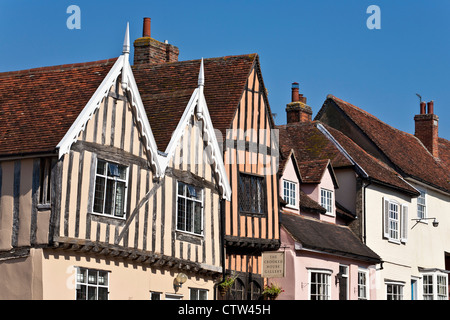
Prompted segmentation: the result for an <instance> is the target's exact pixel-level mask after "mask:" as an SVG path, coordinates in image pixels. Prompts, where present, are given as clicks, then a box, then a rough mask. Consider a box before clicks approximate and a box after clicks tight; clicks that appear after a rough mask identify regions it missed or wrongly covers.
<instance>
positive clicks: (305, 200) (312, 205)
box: [300, 189, 327, 213]
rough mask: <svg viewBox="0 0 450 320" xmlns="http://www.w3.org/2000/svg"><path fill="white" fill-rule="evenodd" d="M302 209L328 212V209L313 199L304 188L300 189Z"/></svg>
mask: <svg viewBox="0 0 450 320" xmlns="http://www.w3.org/2000/svg"><path fill="white" fill-rule="evenodd" d="M300 209H301V210H302V211H303V210H306V211H316V212H319V213H326V212H327V209H325V208H324V207H322V206H321V205H320V204H319V203H317V202H316V201H314V200H313V199H311V198H310V197H309V196H308V195H307V194H306V193H305V192H304V191H302V189H300Z"/></svg>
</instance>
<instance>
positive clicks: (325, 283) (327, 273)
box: [308, 269, 332, 300]
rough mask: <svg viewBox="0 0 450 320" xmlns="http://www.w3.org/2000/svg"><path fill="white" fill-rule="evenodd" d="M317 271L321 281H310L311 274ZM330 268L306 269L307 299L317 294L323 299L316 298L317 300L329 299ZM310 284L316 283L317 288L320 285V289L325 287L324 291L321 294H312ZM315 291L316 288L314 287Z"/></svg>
mask: <svg viewBox="0 0 450 320" xmlns="http://www.w3.org/2000/svg"><path fill="white" fill-rule="evenodd" d="M313 273H317V274H319V275H321V276H322V277H323V278H322V279H323V280H325V281H323V282H317V283H316V284H313V283H312V274H313ZM331 274H332V271H331V270H326V269H308V300H312V296H313V295H314V296H318V297H322V298H325V299H317V300H331ZM312 285H316V286H317V288H319V287H322V289H325V292H324V293H323V294H317V293H315V294H313V293H312V290H311V288H312ZM316 291H317V289H316Z"/></svg>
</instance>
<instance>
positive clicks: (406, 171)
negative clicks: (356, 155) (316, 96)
mask: <svg viewBox="0 0 450 320" xmlns="http://www.w3.org/2000/svg"><path fill="white" fill-rule="evenodd" d="M328 101H331V102H333V103H334V105H335V106H337V107H338V108H339V109H340V110H341V111H342V112H343V113H344V114H345V115H346V116H347V117H348V118H349V119H350V120H351V121H352V122H353V123H354V124H355V125H356V126H357V127H358V128H359V129H360V130H361V132H362V133H363V134H364V135H365V136H366V137H368V138H369V139H370V141H372V142H373V143H374V145H375V146H376V147H377V148H378V149H379V150H380V151H381V152H382V153H383V154H384V155H385V156H386V157H387V158H388V159H389V161H391V162H392V164H393V165H394V166H395V168H394V169H395V170H396V171H398V172H399V173H402V174H403V175H404V176H408V177H412V178H414V179H416V180H419V181H422V182H424V183H427V184H429V185H431V186H433V187H435V188H438V189H440V190H443V191H446V192H450V172H449V170H448V167H450V166H449V163H450V162H449V153H448V150H449V142H448V141H446V140H445V139H442V138H441V139H439V142H440V143H439V146H440V147H442V150H443V155H442V159H441V160H438V159H435V158H434V157H433V156H432V155H431V153H430V152H429V151H428V150H427V149H426V148H425V147H424V145H423V144H422V143H421V141H420V140H419V139H418V138H417V137H415V136H414V135H412V134H410V133H406V132H403V131H401V130H398V129H396V128H394V127H392V126H390V125H388V124H386V123H384V122H383V121H381V120H379V119H378V118H376V117H375V116H373V115H371V114H370V113H368V112H366V111H364V110H363V109H361V108H359V107H356V106H354V105H352V104H350V103H348V102H346V101H344V100H341V99H339V98H337V97H334V96H331V95H330V96H328V98H327V101H326V102H325V104H326V103H327V102H328ZM319 114H320V112H319ZM318 116H319V115H318ZM355 142H356V141H355Z"/></svg>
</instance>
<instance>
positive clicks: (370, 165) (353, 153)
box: [323, 124, 419, 195]
mask: <svg viewBox="0 0 450 320" xmlns="http://www.w3.org/2000/svg"><path fill="white" fill-rule="evenodd" d="M323 125H324V124H323ZM324 127H325V128H326V129H327V131H328V132H329V133H331V135H332V136H333V138H334V139H335V140H336V141H337V142H338V143H339V144H340V145H341V146H342V147H343V148H344V149H345V151H346V152H347V153H348V154H349V155H350V157H352V159H353V160H354V161H355V162H356V163H357V164H358V165H359V166H360V167H361V168H362V169H363V170H364V171H365V172H366V173H367V174H368V175H369V177H370V179H372V181H375V182H377V183H380V184H387V185H388V186H390V187H394V188H397V189H400V190H401V191H404V192H407V193H410V194H412V195H419V194H418V192H417V190H416V189H415V188H413V187H412V186H411V185H410V184H409V183H407V182H406V181H405V180H404V179H403V178H402V177H401V176H400V175H399V174H398V173H397V172H396V171H394V170H393V169H392V168H391V167H389V166H388V165H386V164H385V163H384V162H382V161H380V160H378V159H377V158H375V157H374V156H372V155H371V154H369V153H368V152H366V151H365V150H364V149H363V148H361V147H360V146H359V145H357V144H356V143H355V142H354V141H353V140H351V139H350V138H349V137H347V136H346V135H344V134H343V133H342V132H340V131H338V130H336V129H334V128H332V127H330V126H327V125H324Z"/></svg>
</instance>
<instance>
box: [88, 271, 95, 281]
mask: <svg viewBox="0 0 450 320" xmlns="http://www.w3.org/2000/svg"><path fill="white" fill-rule="evenodd" d="M88 283H89V284H97V271H95V270H89V271H88Z"/></svg>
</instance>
